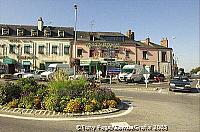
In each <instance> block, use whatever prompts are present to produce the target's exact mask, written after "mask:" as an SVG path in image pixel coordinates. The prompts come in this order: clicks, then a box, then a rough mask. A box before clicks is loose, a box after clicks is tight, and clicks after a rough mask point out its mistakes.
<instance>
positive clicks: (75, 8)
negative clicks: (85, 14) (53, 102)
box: [74, 4, 78, 78]
mask: <svg viewBox="0 0 200 132" xmlns="http://www.w3.org/2000/svg"><path fill="white" fill-rule="evenodd" d="M77 9H78V8H77V5H76V4H74V10H75V12H74V13H75V25H74V59H76V40H77V34H76V26H77ZM75 77H76V65H74V78H75Z"/></svg>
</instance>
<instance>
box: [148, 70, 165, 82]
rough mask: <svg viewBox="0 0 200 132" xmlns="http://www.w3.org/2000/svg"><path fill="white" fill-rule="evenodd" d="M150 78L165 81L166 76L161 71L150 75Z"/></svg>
mask: <svg viewBox="0 0 200 132" xmlns="http://www.w3.org/2000/svg"><path fill="white" fill-rule="evenodd" d="M149 80H153V81H155V82H163V81H164V80H165V76H164V74H162V73H159V72H153V73H151V74H150V76H149Z"/></svg>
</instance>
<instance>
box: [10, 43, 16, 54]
mask: <svg viewBox="0 0 200 132" xmlns="http://www.w3.org/2000/svg"><path fill="white" fill-rule="evenodd" d="M9 53H10V54H15V45H12V44H11V45H10V47H9Z"/></svg>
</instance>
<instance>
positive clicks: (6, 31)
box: [1, 27, 9, 35]
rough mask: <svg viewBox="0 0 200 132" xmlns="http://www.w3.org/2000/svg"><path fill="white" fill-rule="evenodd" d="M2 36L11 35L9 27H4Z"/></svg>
mask: <svg viewBox="0 0 200 132" xmlns="http://www.w3.org/2000/svg"><path fill="white" fill-rule="evenodd" d="M1 34H2V35H9V28H8V27H2V33H1Z"/></svg>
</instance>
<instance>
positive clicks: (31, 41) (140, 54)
mask: <svg viewBox="0 0 200 132" xmlns="http://www.w3.org/2000/svg"><path fill="white" fill-rule="evenodd" d="M75 50H76V52H75ZM75 54H76V58H79V59H80V69H84V70H85V71H86V72H87V73H89V74H96V72H97V71H99V70H101V71H102V73H103V75H104V76H105V75H106V74H107V73H108V72H110V71H112V70H118V69H120V68H122V67H123V66H124V65H125V64H140V65H143V66H147V67H149V68H150V71H151V72H155V71H158V72H161V73H163V74H165V75H166V76H171V74H172V63H173V62H172V60H173V57H172V49H171V48H168V40H167V39H162V40H161V42H160V44H155V43H153V42H151V40H150V38H147V39H145V40H143V41H137V40H135V34H134V32H132V31H131V30H129V31H128V32H127V34H126V35H124V34H122V33H120V32H87V31H77V41H76V47H75V46H74V28H73V27H53V26H45V25H44V23H43V20H42V18H39V19H38V21H37V26H34V25H8V24H0V72H1V73H2V72H7V73H14V72H17V71H20V70H21V69H25V70H26V71H27V72H29V71H30V70H36V69H46V68H47V66H48V65H49V64H51V63H70V59H71V58H72V57H73V58H74V56H75ZM118 71H119V70H118Z"/></svg>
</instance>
